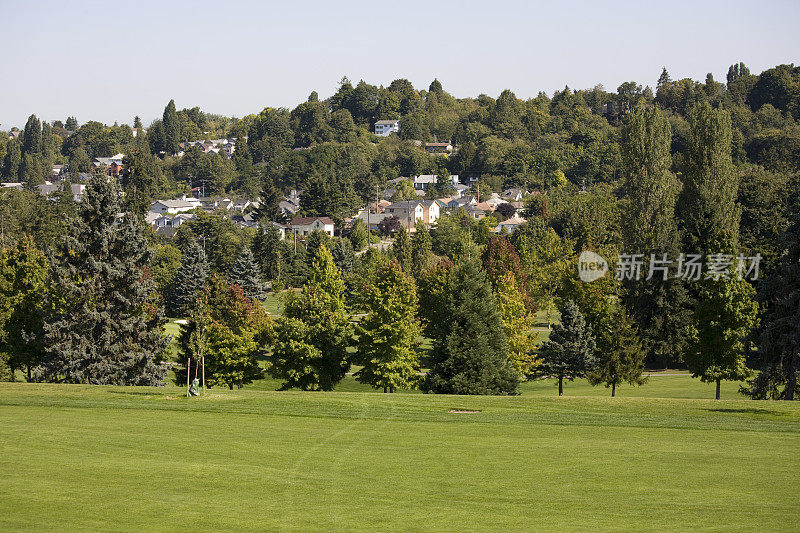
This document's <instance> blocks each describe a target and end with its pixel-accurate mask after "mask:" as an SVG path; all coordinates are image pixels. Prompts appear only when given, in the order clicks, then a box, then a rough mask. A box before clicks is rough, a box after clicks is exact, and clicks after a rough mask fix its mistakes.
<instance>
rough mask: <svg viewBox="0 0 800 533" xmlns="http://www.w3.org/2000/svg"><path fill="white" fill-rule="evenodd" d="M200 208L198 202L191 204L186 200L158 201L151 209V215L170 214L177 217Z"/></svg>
mask: <svg viewBox="0 0 800 533" xmlns="http://www.w3.org/2000/svg"><path fill="white" fill-rule="evenodd" d="M198 207H200V205H199V203H198V202H197V201H194V202H191V201H189V200H187V199H186V198H181V199H179V200H156V201H155V202H153V205H152V207H150V212H151V213H168V214H170V215H177V214H178V213H185V212H187V211H191V210H193V209H196V208H198Z"/></svg>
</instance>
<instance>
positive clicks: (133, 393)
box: [106, 389, 153, 396]
mask: <svg viewBox="0 0 800 533" xmlns="http://www.w3.org/2000/svg"><path fill="white" fill-rule="evenodd" d="M106 392H110V393H111V394H126V395H129V396H153V392H152V391H151V392H144V391H135V390H114V389H109V390H107V391H106Z"/></svg>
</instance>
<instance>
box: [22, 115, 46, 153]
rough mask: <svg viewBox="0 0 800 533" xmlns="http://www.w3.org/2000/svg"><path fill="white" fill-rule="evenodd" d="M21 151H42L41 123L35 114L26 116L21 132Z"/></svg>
mask: <svg viewBox="0 0 800 533" xmlns="http://www.w3.org/2000/svg"><path fill="white" fill-rule="evenodd" d="M22 153H23V154H40V153H42V123H41V122H39V119H38V118H36V115H31V116H30V117H28V121H27V122H26V123H25V129H24V130H23V132H22Z"/></svg>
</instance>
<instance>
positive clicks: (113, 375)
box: [34, 176, 169, 385]
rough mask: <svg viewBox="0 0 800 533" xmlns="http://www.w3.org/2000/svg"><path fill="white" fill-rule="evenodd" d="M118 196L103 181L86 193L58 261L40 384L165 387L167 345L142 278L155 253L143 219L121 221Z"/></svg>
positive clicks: (94, 182) (150, 289)
mask: <svg viewBox="0 0 800 533" xmlns="http://www.w3.org/2000/svg"><path fill="white" fill-rule="evenodd" d="M120 207H121V205H120V198H119V191H118V190H117V187H116V185H115V184H113V183H111V182H109V181H108V180H106V179H105V176H102V177H100V176H98V177H93V178H92V179H91V180H90V181H89V183H88V184H87V186H86V190H85V192H84V198H83V201H82V202H81V203H80V206H79V210H78V216H77V217H76V219H75V220H73V221H71V223H70V224H69V233H68V234H67V235H66V237H65V239H64V240H63V242H62V243H61V244H60V246H59V248H58V251H57V253H56V254H54V255H53V258H52V261H51V264H52V274H51V280H52V281H51V290H50V291H49V292H48V293H47V298H48V301H49V305H48V307H49V309H50V311H49V314H48V316H46V318H45V320H44V345H45V346H46V350H47V355H46V356H45V360H44V362H43V363H42V365H40V366H39V367H37V369H36V370H35V372H34V377H35V378H38V379H41V380H47V381H58V382H66V383H94V384H105V385H160V384H162V383H163V381H164V378H165V376H166V369H165V367H163V366H162V365H161V364H160V363H159V361H160V359H161V357H162V355H163V353H164V350H165V349H166V348H167V346H168V344H169V338H167V337H165V336H164V335H163V330H162V327H163V325H164V319H163V313H162V312H161V310H160V309H159V308H157V307H155V306H154V305H153V293H154V292H155V286H154V283H153V281H152V280H151V279H150V278H149V277H147V276H145V275H144V272H145V269H146V267H147V266H148V264H149V261H150V256H151V252H150V249H149V247H148V245H147V241H146V238H145V236H144V227H143V225H142V223H141V221H140V220H139V219H138V218H137V217H133V216H124V217H122V219H119V218H118V213H119V212H120Z"/></svg>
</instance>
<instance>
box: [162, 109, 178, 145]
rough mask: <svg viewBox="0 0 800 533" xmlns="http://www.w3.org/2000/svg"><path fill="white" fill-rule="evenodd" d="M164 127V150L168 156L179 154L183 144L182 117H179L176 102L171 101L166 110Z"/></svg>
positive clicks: (163, 121)
mask: <svg viewBox="0 0 800 533" xmlns="http://www.w3.org/2000/svg"><path fill="white" fill-rule="evenodd" d="M162 127H163V130H164V146H163V147H162V149H163V150H164V151H165V152H167V154H170V155H172V154H177V153H178V151H179V150H180V146H179V144H180V142H181V121H180V117H178V112H177V111H176V110H175V100H170V101H169V103H168V104H167V107H165V108H164V116H163V118H162Z"/></svg>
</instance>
